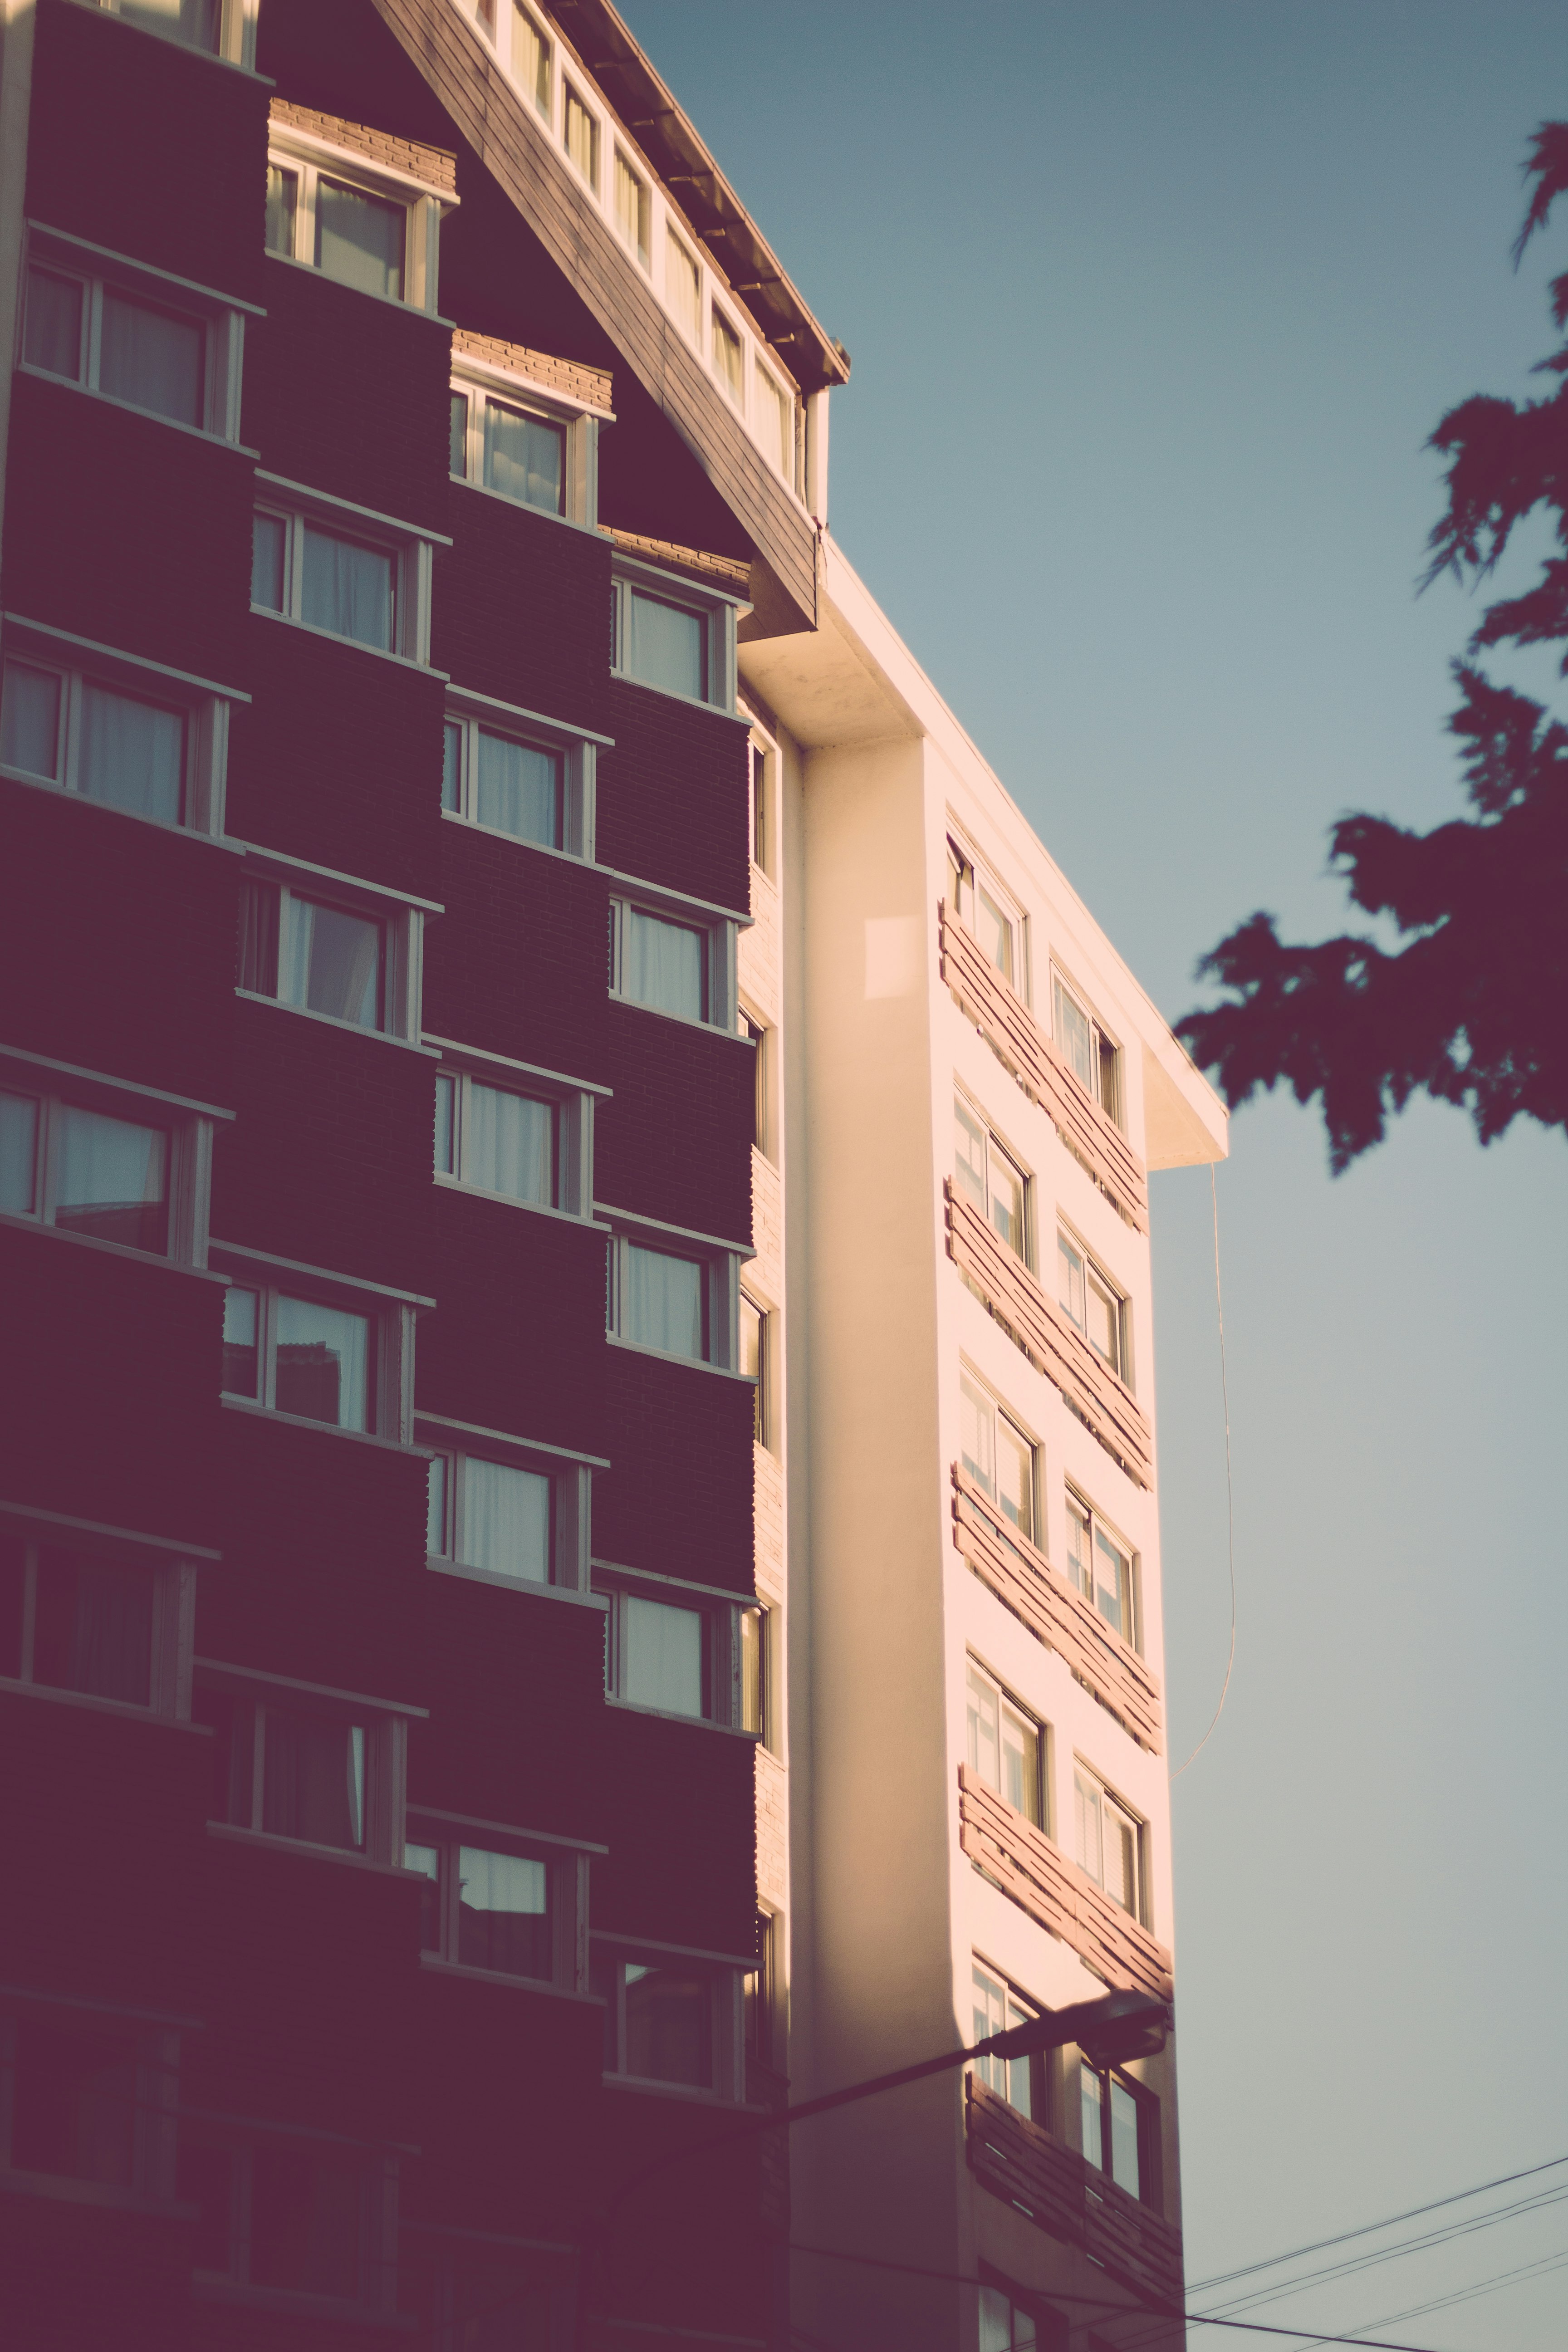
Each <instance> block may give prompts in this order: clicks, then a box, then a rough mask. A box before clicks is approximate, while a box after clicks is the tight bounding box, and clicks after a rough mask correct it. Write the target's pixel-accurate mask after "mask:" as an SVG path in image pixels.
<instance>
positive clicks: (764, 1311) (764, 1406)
mask: <svg viewBox="0 0 1568 2352" xmlns="http://www.w3.org/2000/svg"><path fill="white" fill-rule="evenodd" d="M747 1307H750V1308H751V1310H752V1314H753V1315H754V1316H755V1317H756V1318H757V1322H758V1332H757V1340H758V1347H757V1370H756V1376H755V1379H754V1380H753V1381H752V1386H753V1389H754V1391H755V1393H756V1407H755V1412H756V1418H755V1423H754V1425H753V1443H754V1444H758V1445H760V1446H761V1447H762V1448H763V1452H764V1453H767V1454H771V1453H773V1451H774V1450H775V1449H774V1446H773V1422H774V1414H773V1393H774V1389H775V1386H776V1382H775V1380H774V1374H773V1336H774V1332H773V1326H774V1322H775V1320H776V1317H775V1313H774V1310H773V1307H769V1306H768V1305H767V1304H766V1303H765V1302H764V1301H763V1299H761V1298H759V1297H756V1296H755V1294H754V1292H753V1289H752V1286H751V1285H750V1284H749V1283H747V1281H746V1280H745V1278H744V1276H742V1281H741V1311H742V1313H743V1312H744V1310H745V1309H746V1308H747ZM735 1360H736V1362H737V1364H738V1363H739V1362H740V1352H739V1351H738V1352H737V1355H736V1359H735ZM746 1378H747V1379H752V1375H751V1374H750V1373H748V1374H747V1375H746Z"/></svg>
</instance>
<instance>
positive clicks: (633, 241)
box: [610, 139, 653, 277]
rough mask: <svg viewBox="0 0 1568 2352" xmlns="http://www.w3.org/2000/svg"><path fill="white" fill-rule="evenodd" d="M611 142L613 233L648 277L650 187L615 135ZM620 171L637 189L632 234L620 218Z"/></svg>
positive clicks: (644, 174)
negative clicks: (635, 232) (612, 153)
mask: <svg viewBox="0 0 1568 2352" xmlns="http://www.w3.org/2000/svg"><path fill="white" fill-rule="evenodd" d="M613 145H614V153H615V160H614V162H613V163H612V164H611V167H610V168H611V171H612V173H613V174H614V185H613V187H612V190H611V213H612V215H613V217H614V220H615V224H616V236H618V237H619V238H620V240H621V243H622V244H623V245H624V246H625V247H626V251H627V252H628V253H629V254H630V255H631V257H632V258H633V260H634V261H635V262H636V263H637V268H639V269H640V270H641V271H642V272H643V274H644V276H645V277H647V276H649V275H651V272H652V268H653V191H652V189H651V188H650V187H649V185H648V182H647V174H646V173H643V172H640V171H639V170H638V169H637V165H636V164H635V163H633V162H632V159H631V157H630V156H629V155H628V154H627V152H626V147H625V145H624V144H623V143H622V142H621V141H620V140H618V139H617V140H616V141H615V142H613ZM623 172H624V173H626V178H627V179H628V180H629V181H631V182H632V184H633V185H634V186H635V188H636V190H637V199H636V201H637V236H636V237H635V238H633V237H629V236H627V235H626V228H625V226H624V224H623V222H622V220H621V203H620V197H621V174H622V173H623Z"/></svg>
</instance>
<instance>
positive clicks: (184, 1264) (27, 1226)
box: [0, 1209, 224, 1282]
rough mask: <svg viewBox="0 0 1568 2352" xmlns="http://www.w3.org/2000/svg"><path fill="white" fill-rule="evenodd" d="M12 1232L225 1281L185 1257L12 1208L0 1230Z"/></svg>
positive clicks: (1, 1218) (1, 1217)
mask: <svg viewBox="0 0 1568 2352" xmlns="http://www.w3.org/2000/svg"><path fill="white" fill-rule="evenodd" d="M5 1226H9V1227H10V1228H11V1229H12V1231H13V1232H22V1233H29V1234H47V1236H48V1238H49V1240H50V1241H52V1242H60V1243H62V1244H66V1245H68V1247H69V1248H71V1249H86V1250H104V1251H107V1252H108V1254H109V1255H110V1257H128V1258H130V1259H131V1260H132V1262H133V1263H134V1264H135V1265H155V1266H159V1267H161V1268H162V1269H163V1272H164V1273H165V1274H183V1275H185V1276H189V1277H191V1278H192V1279H193V1280H195V1281H196V1282H222V1281H223V1279H224V1277H223V1276H222V1275H221V1274H214V1273H213V1272H212V1270H211V1268H210V1267H208V1266H205V1265H191V1264H190V1262H189V1261H188V1260H187V1259H185V1258H178V1257H163V1256H160V1255H158V1254H157V1253H156V1252H155V1251H153V1250H139V1249H132V1248H131V1247H130V1246H129V1245H128V1244H126V1243H124V1242H104V1241H100V1240H99V1238H98V1236H97V1235H96V1234H68V1233H66V1232H65V1231H64V1230H63V1228H62V1227H60V1226H59V1225H46V1224H45V1223H44V1221H43V1219H42V1218H41V1217H23V1216H18V1215H17V1214H16V1213H15V1212H13V1211H12V1210H10V1209H0V1227H5Z"/></svg>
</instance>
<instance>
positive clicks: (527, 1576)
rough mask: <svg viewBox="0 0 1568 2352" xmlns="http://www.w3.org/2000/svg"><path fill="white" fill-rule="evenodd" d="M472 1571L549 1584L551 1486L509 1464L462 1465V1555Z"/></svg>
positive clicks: (473, 1461)
mask: <svg viewBox="0 0 1568 2352" xmlns="http://www.w3.org/2000/svg"><path fill="white" fill-rule="evenodd" d="M461 1557H462V1559H464V1561H465V1562H466V1563H467V1565H468V1567H469V1568H488V1569H489V1570H492V1571H493V1572H494V1574H496V1575H497V1576H510V1577H515V1578H516V1579H517V1580H518V1581H519V1582H521V1583H526V1584H548V1583H549V1581H550V1481H549V1479H548V1478H545V1477H542V1476H541V1475H539V1473H538V1472H537V1471H536V1470H513V1469H511V1468H510V1466H509V1465H507V1464H506V1463H504V1462H480V1461H478V1460H476V1459H475V1458H474V1456H473V1455H471V1454H470V1455H468V1456H467V1457H466V1458H465V1460H464V1463H463V1485H462V1553H461Z"/></svg>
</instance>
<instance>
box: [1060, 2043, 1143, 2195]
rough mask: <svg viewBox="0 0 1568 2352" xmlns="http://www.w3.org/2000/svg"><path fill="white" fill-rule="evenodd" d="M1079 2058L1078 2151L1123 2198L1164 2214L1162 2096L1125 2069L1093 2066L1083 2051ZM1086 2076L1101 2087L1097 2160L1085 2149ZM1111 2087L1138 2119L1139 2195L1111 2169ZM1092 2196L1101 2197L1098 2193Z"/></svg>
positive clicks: (1112, 2145) (1077, 2102) (1078, 2055)
mask: <svg viewBox="0 0 1568 2352" xmlns="http://www.w3.org/2000/svg"><path fill="white" fill-rule="evenodd" d="M1076 2054H1077V2058H1078V2067H1079V2095H1078V2099H1077V2101H1076V2103H1075V2105H1076V2111H1077V2115H1078V2138H1079V2151H1080V2153H1081V2155H1082V2157H1083V2160H1084V2162H1085V2164H1086V2165H1088V2166H1090V2167H1091V2168H1093V2170H1094V2171H1096V2172H1097V2173H1099V2174H1100V2178H1101V2179H1102V2180H1106V2181H1109V2182H1110V2184H1111V2186H1112V2187H1113V2188H1114V2189H1119V2190H1120V2191H1121V2195H1122V2196H1123V2197H1134V2198H1135V2201H1136V2202H1137V2203H1139V2204H1140V2205H1147V2206H1149V2207H1151V2208H1152V2210H1153V2211H1155V2212H1156V2213H1161V2214H1163V2211H1164V2197H1163V2189H1162V2184H1161V2168H1160V2153H1161V2151H1160V2137H1161V2119H1160V2099H1159V2095H1158V2094H1157V2093H1156V2092H1154V2091H1152V2090H1151V2089H1150V2087H1149V2085H1148V2084H1146V2083H1140V2082H1139V2081H1137V2080H1136V2078H1135V2077H1134V2076H1132V2075H1131V2074H1128V2073H1127V2072H1126V2071H1125V2069H1124V2068H1122V2067H1120V2066H1096V2065H1094V2064H1093V2063H1091V2062H1090V2061H1089V2058H1088V2057H1087V2056H1086V2055H1085V2053H1083V2051H1081V2050H1079V2052H1078V2053H1076ZM1085 2075H1092V2076H1093V2078H1094V2079H1095V2081H1096V2082H1098V2084H1100V2154H1099V2155H1098V2156H1091V2155H1090V2154H1089V2149H1088V2147H1085V2146H1084V2145H1083V2108H1084V2098H1083V2078H1084V2076H1085ZM1112 2085H1114V2086H1115V2087H1116V2088H1117V2089H1119V2090H1121V2091H1124V2092H1125V2093H1126V2094H1127V2095H1128V2096H1129V2098H1131V2102H1132V2107H1133V2112H1134V2114H1135V2116H1136V2117H1137V2125H1138V2187H1137V2189H1136V2191H1134V2190H1132V2189H1129V2188H1128V2187H1127V2185H1126V2183H1125V2182H1124V2181H1121V2180H1118V2179H1117V2178H1116V2175H1115V2172H1114V2170H1113V2169H1112V2156H1113V2147H1114V2142H1113V2137H1112V2134H1113V2129H1114V2125H1113V2118H1112V2114H1111V2104H1110V2093H1111V2088H1112ZM1091 2193H1094V2194H1098V2193H1099V2191H1098V2190H1096V2191H1092V2192H1091Z"/></svg>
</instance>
